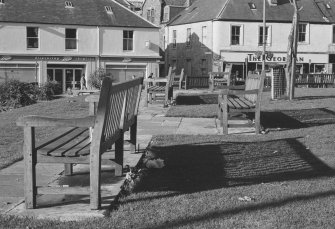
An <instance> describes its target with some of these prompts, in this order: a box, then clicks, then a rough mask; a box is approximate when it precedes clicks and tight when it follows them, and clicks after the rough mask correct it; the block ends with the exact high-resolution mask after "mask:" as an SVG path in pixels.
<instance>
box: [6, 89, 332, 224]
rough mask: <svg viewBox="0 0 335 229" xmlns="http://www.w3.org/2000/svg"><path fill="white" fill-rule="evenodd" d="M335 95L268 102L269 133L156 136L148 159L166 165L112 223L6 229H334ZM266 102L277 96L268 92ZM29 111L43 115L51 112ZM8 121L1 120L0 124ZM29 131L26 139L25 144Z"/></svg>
mask: <svg viewBox="0 0 335 229" xmlns="http://www.w3.org/2000/svg"><path fill="white" fill-rule="evenodd" d="M334 95H335V89H298V90H297V99H295V100H294V101H292V102H288V101H281V100H280V101H269V100H265V99H264V102H263V107H262V111H264V112H263V113H264V114H263V116H262V123H263V125H265V126H266V127H267V128H269V129H270V131H269V133H268V134H264V135H257V136H256V135H248V136H246V135H245V136H243V135H228V136H198V135H197V136H188V135H173V136H171V135H170V136H165V135H162V136H155V137H154V138H153V139H152V145H151V148H150V151H149V152H148V156H150V157H154V158H161V159H163V160H164V161H165V164H166V166H165V167H164V168H162V169H148V170H146V173H144V174H145V175H143V177H142V178H141V180H140V182H139V183H138V185H137V186H136V188H135V190H134V192H133V193H131V194H130V195H127V196H124V197H122V198H120V200H119V206H118V208H117V209H115V210H113V211H112V212H111V214H110V216H109V217H106V218H103V219H98V220H87V221H85V222H67V223H61V222H57V221H41V220H32V219H19V218H16V217H12V216H0V225H1V226H2V227H4V228H13V227H14V228H26V227H29V228H71V227H72V228H333V227H334V225H335V218H334V210H335V188H334V185H333V184H334V183H335V176H334V168H335V157H334V152H335V113H334V111H335V96H334ZM266 96H267V97H268V98H269V94H267V93H266V94H265V98H266ZM78 99H80V97H79V98H78ZM58 102H62V101H61V100H59V101H53V103H55V107H56V108H57V106H56V104H57V103H58ZM63 103H64V102H63ZM65 104H67V102H66V100H65ZM38 105H39V104H38ZM38 105H36V106H38ZM67 105H68V106H69V107H68V108H67V109H74V107H75V106H78V107H77V108H75V109H74V110H75V111H76V112H78V110H80V112H79V113H77V114H83V115H84V114H86V112H87V107H86V105H85V103H83V104H82V103H79V101H78V102H72V103H68V104H67ZM207 105H208V106H215V105H213V104H207ZM59 106H60V105H59ZM193 106H195V107H196V106H199V105H192V106H191V105H189V106H188V108H189V109H192V110H193V111H192V112H193V114H194V113H195V112H198V111H200V110H199V109H197V108H195V107H193ZM200 106H203V105H200ZM178 107H179V105H177V106H174V107H172V108H171V109H170V111H169V112H172V111H173V109H179V108H178ZM180 107H182V109H186V108H187V107H186V106H185V107H183V106H182V105H180ZM205 107H206V106H205ZM22 109H24V108H22ZM26 109H28V107H27V108H26ZM36 109H38V111H36ZM57 109H63V110H62V111H63V112H61V111H59V113H60V114H61V113H67V112H65V111H66V109H65V108H61V107H58V108H57ZM57 109H55V110H57ZM12 112H15V111H12ZM22 112H23V111H22ZM22 112H21V114H22ZM30 112H36V113H39V112H40V113H42V109H39V108H35V111H34V109H32V110H30ZM49 112H50V113H49V114H52V112H54V111H51V110H50V109H49ZM192 112H190V113H192ZM202 112H203V113H204V115H205V117H207V116H206V115H215V114H216V111H215V109H213V111H210V110H209V109H208V108H205V109H203V111H202ZM206 112H207V113H206ZM180 113H182V112H180ZM5 114H6V113H4V114H0V118H2V117H3V115H5ZM67 114H68V115H69V113H67ZM170 114H171V113H170ZM11 116H14V115H8V116H7V117H8V119H9V118H12V119H13V120H16V118H17V116H18V115H16V117H11ZM209 117H213V116H209ZM8 123H9V121H8ZM0 125H2V122H1V124H0ZM8 125H9V124H8ZM12 125H14V124H12ZM7 128H8V129H9V130H10V128H9V127H7ZM12 128H14V126H13V127H12ZM20 131H21V130H20ZM20 131H18V132H17V133H18V134H17V136H19V137H17V138H18V139H20V140H22V133H21V132H20ZM45 133H48V132H47V131H46V132H45ZM41 136H42V135H41ZM15 144H17V143H15ZM13 151H14V150H13Z"/></svg>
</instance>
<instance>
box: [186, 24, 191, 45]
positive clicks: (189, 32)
mask: <svg viewBox="0 0 335 229" xmlns="http://www.w3.org/2000/svg"><path fill="white" fill-rule="evenodd" d="M191 43H192V29H191V28H186V47H187V48H190V47H191Z"/></svg>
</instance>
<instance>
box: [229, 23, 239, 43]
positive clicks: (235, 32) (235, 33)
mask: <svg viewBox="0 0 335 229" xmlns="http://www.w3.org/2000/svg"><path fill="white" fill-rule="evenodd" d="M240 40H241V26H238V25H233V26H232V27H231V45H240V44H241V42H240Z"/></svg>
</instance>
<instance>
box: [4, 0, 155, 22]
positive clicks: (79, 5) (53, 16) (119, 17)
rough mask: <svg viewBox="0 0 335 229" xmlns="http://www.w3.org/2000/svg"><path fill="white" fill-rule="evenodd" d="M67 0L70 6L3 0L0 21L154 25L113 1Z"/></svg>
mask: <svg viewBox="0 0 335 229" xmlns="http://www.w3.org/2000/svg"><path fill="white" fill-rule="evenodd" d="M69 1H71V2H72V4H73V8H65V0H6V1H5V4H0V22H14V23H41V24H60V25H88V26H107V27H140V28H157V27H156V26H155V25H153V24H151V23H149V22H148V21H146V20H145V19H143V18H142V17H140V16H138V15H137V14H135V13H134V12H132V11H130V10H128V9H127V8H125V7H124V6H123V5H121V4H120V3H118V2H116V1H114V0H69ZM118 1H121V2H122V0H118ZM105 6H111V7H112V11H113V13H112V14H108V13H107V12H106V10H105Z"/></svg>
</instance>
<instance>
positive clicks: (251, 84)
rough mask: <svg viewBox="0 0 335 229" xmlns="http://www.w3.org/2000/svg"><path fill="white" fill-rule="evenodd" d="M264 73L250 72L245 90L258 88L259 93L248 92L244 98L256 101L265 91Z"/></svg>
mask: <svg viewBox="0 0 335 229" xmlns="http://www.w3.org/2000/svg"><path fill="white" fill-rule="evenodd" d="M263 83H264V75H263V74H261V75H258V74H251V73H249V74H248V76H247V78H246V81H245V90H258V94H246V95H245V96H244V98H246V99H247V100H249V101H250V102H253V103H256V101H257V99H258V96H261V93H262V91H263Z"/></svg>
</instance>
